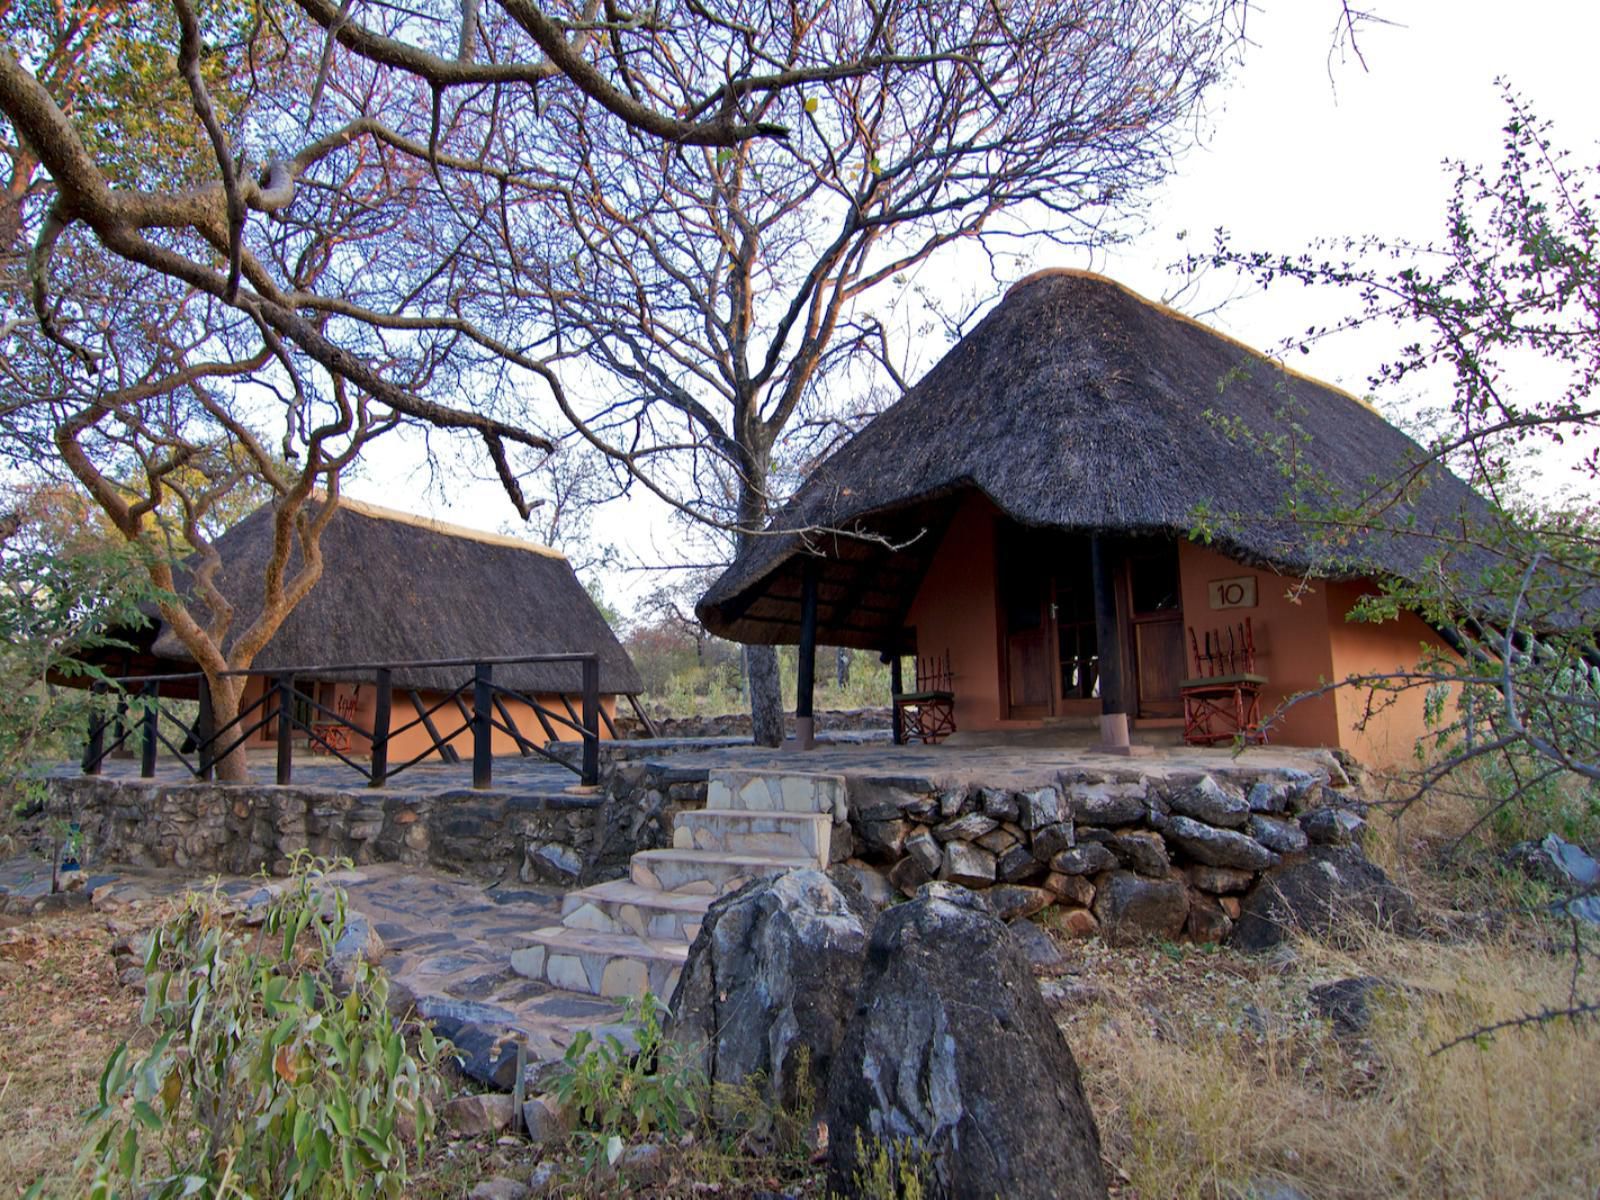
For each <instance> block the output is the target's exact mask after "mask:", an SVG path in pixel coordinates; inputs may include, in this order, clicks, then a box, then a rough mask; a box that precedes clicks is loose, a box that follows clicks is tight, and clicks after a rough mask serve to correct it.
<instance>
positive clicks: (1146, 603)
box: [1127, 542, 1186, 717]
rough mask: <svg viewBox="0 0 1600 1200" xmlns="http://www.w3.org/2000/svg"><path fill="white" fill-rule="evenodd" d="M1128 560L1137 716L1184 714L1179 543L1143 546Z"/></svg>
mask: <svg viewBox="0 0 1600 1200" xmlns="http://www.w3.org/2000/svg"><path fill="white" fill-rule="evenodd" d="M1127 562H1128V567H1127V589H1128V591H1127V594H1128V625H1129V634H1130V636H1129V639H1128V641H1129V644H1130V646H1131V647H1132V649H1133V684H1134V697H1133V699H1134V705H1135V707H1134V712H1135V715H1137V716H1140V717H1181V716H1182V715H1183V700H1182V698H1181V697H1180V695H1179V685H1180V684H1181V683H1182V681H1183V679H1184V678H1185V666H1186V656H1185V652H1184V626H1183V591H1182V588H1181V586H1180V582H1179V576H1178V547H1177V544H1176V543H1172V542H1169V543H1162V544H1159V545H1151V546H1140V547H1139V548H1137V549H1135V550H1133V551H1131V552H1130V553H1129V555H1128V560H1127Z"/></svg>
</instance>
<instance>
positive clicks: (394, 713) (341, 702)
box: [243, 677, 617, 766]
mask: <svg viewBox="0 0 1600 1200" xmlns="http://www.w3.org/2000/svg"><path fill="white" fill-rule="evenodd" d="M265 686H266V685H265V681H263V680H262V679H260V678H255V677H253V678H251V680H250V682H249V683H248V684H247V685H246V688H245V698H244V705H243V707H246V708H248V707H249V706H250V705H251V704H252V703H254V702H255V701H256V700H257V699H258V698H259V697H260V695H261V692H262V689H263V688H264V687H265ZM325 693H331V699H332V703H329V696H328V695H326V694H323V695H319V698H318V702H319V703H321V704H324V705H327V707H329V708H333V709H335V710H336V711H337V712H339V713H340V715H341V716H343V717H345V718H346V719H347V720H350V721H353V722H354V723H355V724H357V725H360V726H363V727H365V728H368V729H370V728H371V727H372V722H373V719H374V717H375V715H376V710H377V691H376V689H375V688H374V687H373V686H372V685H371V684H354V683H336V684H333V685H332V686H331V687H329V688H326V689H325ZM421 697H422V705H423V707H424V708H430V709H431V708H432V707H433V705H435V704H437V703H438V702H439V699H440V694H439V693H438V692H423V693H421ZM535 699H536V700H537V702H538V703H539V704H540V705H541V706H543V707H544V708H546V709H548V710H549V711H550V712H552V713H557V714H565V712H566V708H565V706H563V705H562V703H561V698H560V697H559V696H556V695H553V694H552V695H540V696H537V697H535ZM569 699H571V700H572V704H573V708H574V710H578V709H579V701H578V699H577V697H569ZM463 700H464V702H465V703H466V706H467V711H468V712H471V711H472V702H471V700H470V698H467V697H463ZM505 705H506V708H507V709H508V710H509V711H510V713H511V717H512V723H513V724H515V725H516V727H517V728H518V729H519V730H521V731H522V735H523V736H524V737H525V738H527V739H528V740H529V741H530V742H533V743H535V744H537V745H543V744H544V743H545V741H546V740H547V739H546V737H545V733H544V727H543V726H542V725H541V724H540V723H539V718H538V716H537V714H536V713H535V712H534V711H533V709H532V708H530V707H529V706H528V705H527V704H525V703H523V702H522V701H520V700H512V699H505ZM600 707H601V708H602V709H603V710H604V711H605V714H606V716H608V717H611V718H615V717H616V713H617V698H616V697H615V696H601V697H600ZM416 717H417V713H416V709H415V708H414V707H413V706H412V704H411V700H410V697H409V695H407V694H406V693H403V692H400V691H396V692H395V693H394V697H393V700H392V708H391V713H390V727H391V728H392V729H399V728H400V727H401V726H403V725H407V724H410V723H411V722H412V721H415V720H416ZM495 717H496V719H497V720H499V719H500V715H499V713H498V711H497V712H496V714H495ZM431 718H432V720H433V723H434V726H435V727H436V728H437V729H438V730H439V732H440V734H441V735H446V734H449V733H450V731H451V730H454V729H458V728H459V727H460V725H461V723H462V717H461V712H460V710H459V709H458V708H457V707H456V706H455V705H454V704H447V705H445V706H444V707H443V708H441V709H439V710H438V711H437V712H434V713H432V714H431ZM253 719H255V718H254V717H253V718H252V720H253ZM549 720H550V724H551V726H552V728H553V729H554V730H555V734H556V737H557V738H558V739H563V740H567V739H575V738H576V736H577V735H576V734H575V733H574V732H573V731H572V729H571V728H569V727H568V726H567V725H565V724H563V723H562V722H561V721H558V720H557V719H556V718H554V717H551V718H549ZM313 724H314V726H316V728H317V732H318V734H319V735H321V736H323V737H325V738H327V739H328V740H329V741H330V742H332V743H333V744H334V745H336V746H337V747H338V748H339V750H340V751H341V752H342V753H344V754H348V755H349V756H350V757H351V758H354V759H356V760H357V761H362V760H365V759H366V757H367V756H368V755H369V754H370V753H371V751H372V746H371V741H370V739H368V738H365V737H362V736H361V735H360V734H356V733H353V732H352V731H350V730H348V729H343V728H342V727H340V726H338V725H337V723H336V722H332V721H330V720H328V718H327V717H326V715H325V714H321V713H317V714H315V715H314V719H313ZM274 732H275V730H274ZM301 736H302V737H304V735H303V734H302V735H301ZM600 737H601V740H603V741H605V740H609V739H610V737H611V735H610V732H609V731H608V730H607V729H606V726H605V723H604V722H602V723H601V726H600ZM446 740H447V741H448V742H449V744H450V745H451V746H453V747H454V748H455V750H456V752H457V753H458V754H460V755H461V756H462V758H470V757H471V755H472V733H471V731H470V730H466V729H462V730H461V731H460V732H459V733H456V734H455V735H454V736H453V737H447V738H446ZM273 744H274V742H273V741H272V739H271V737H270V736H269V733H268V730H267V729H266V728H263V729H261V730H258V731H257V732H256V734H255V735H254V736H253V737H252V738H251V739H250V746H251V747H252V748H260V747H263V746H270V745H273ZM491 744H492V745H493V747H494V752H495V753H496V754H508V755H510V754H520V753H521V751H520V750H519V748H518V746H517V743H516V739H514V738H513V737H512V736H511V735H510V734H509V733H506V732H505V731H503V730H501V729H499V728H496V729H494V730H493V732H492V735H491ZM432 745H433V739H432V737H431V735H430V734H429V733H428V731H427V729H426V728H424V727H423V726H422V725H421V724H420V723H418V724H417V725H415V726H413V727H412V728H410V729H406V730H404V731H403V732H399V733H396V734H394V735H393V736H391V738H390V741H389V763H390V765H391V766H396V765H398V764H400V763H403V762H407V761H409V760H410V759H412V758H414V757H416V756H417V755H419V754H422V753H423V752H424V751H427V750H430V748H431V747H432ZM311 752H312V753H325V751H324V750H323V749H322V747H321V746H320V745H313V746H312V747H311ZM427 757H428V758H432V759H437V758H438V754H437V752H433V753H430V754H428V756H427ZM424 761H426V760H424Z"/></svg>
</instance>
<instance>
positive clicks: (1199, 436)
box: [698, 271, 1488, 760]
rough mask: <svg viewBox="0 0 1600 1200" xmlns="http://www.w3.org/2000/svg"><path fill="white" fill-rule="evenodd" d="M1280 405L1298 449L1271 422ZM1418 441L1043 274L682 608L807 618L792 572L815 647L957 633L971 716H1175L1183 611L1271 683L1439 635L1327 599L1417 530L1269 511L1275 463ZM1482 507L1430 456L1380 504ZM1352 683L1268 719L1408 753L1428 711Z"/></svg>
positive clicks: (1344, 669) (1355, 466) (1331, 463)
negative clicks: (1303, 522)
mask: <svg viewBox="0 0 1600 1200" xmlns="http://www.w3.org/2000/svg"><path fill="white" fill-rule="evenodd" d="M1291 424H1292V427H1293V428H1295V429H1297V430H1298V431H1299V432H1297V433H1295V434H1294V435H1293V438H1292V442H1291V444H1292V449H1293V454H1294V456H1295V458H1294V461H1295V469H1294V471H1293V472H1292V473H1291V472H1286V471H1285V469H1284V467H1285V460H1284V458H1283V457H1282V455H1281V453H1279V452H1278V451H1276V450H1274V449H1273V448H1272V447H1271V446H1269V445H1268V444H1267V443H1268V442H1270V441H1271V440H1272V439H1274V438H1277V437H1279V436H1281V435H1283V434H1285V433H1286V432H1288V431H1289V430H1290V428H1291ZM1422 457H1423V456H1422V454H1421V452H1420V449H1419V448H1418V447H1417V445H1416V444H1415V443H1414V442H1412V441H1411V440H1410V439H1409V438H1408V437H1406V436H1405V435H1404V434H1403V433H1401V432H1400V431H1399V430H1398V429H1396V428H1394V427H1393V426H1392V425H1390V424H1389V423H1388V422H1386V421H1385V420H1383V418H1382V417H1380V416H1379V415H1378V414H1377V413H1376V412H1375V411H1374V410H1373V409H1371V408H1370V407H1369V406H1367V405H1366V404H1364V403H1363V402H1361V401H1360V400H1358V399H1356V398H1355V397H1353V396H1351V395H1349V394H1347V393H1345V392H1342V391H1340V390H1338V389H1336V388H1333V387H1330V386H1328V385H1326V384H1323V383H1319V382H1317V381H1315V380H1311V379H1308V378H1306V377H1304V376H1301V375H1298V374H1295V373H1293V372H1291V371H1289V370H1287V369H1286V368H1284V367H1283V366H1282V364H1279V363H1276V362H1274V361H1272V360H1270V359H1268V358H1266V357H1264V356H1263V355H1261V354H1259V353H1258V352H1256V351H1253V350H1251V349H1249V348H1248V347H1245V346H1243V345H1241V344H1240V343H1238V342H1236V341H1234V340H1232V339H1230V338H1228V337H1226V336H1224V335H1222V334H1219V333H1217V332H1216V331H1214V330H1211V329H1208V328H1206V327H1205V326H1203V325H1201V324H1199V323H1198V322H1195V321H1193V320H1192V319H1189V318H1187V317H1184V316H1182V315H1181V314H1178V313H1176V312H1174V311H1172V310H1170V309H1168V308H1166V307H1164V306H1162V305H1159V304H1156V303H1153V302H1151V301H1149V300H1146V299H1144V298H1143V297H1141V296H1138V295H1136V294H1135V293H1133V292H1131V291H1129V290H1128V289H1126V288H1124V287H1122V286H1120V285H1118V284H1116V283H1114V282H1112V281H1111V280H1109V279H1105V278H1103V277H1100V276H1095V275H1091V274H1087V273H1083V272H1076V271H1050V272H1044V273H1041V274H1038V275H1034V276H1031V277H1029V278H1028V279H1025V280H1023V281H1022V282H1021V283H1019V284H1017V285H1016V286H1015V287H1013V288H1012V289H1011V291H1010V292H1009V293H1008V294H1007V296H1006V297H1005V298H1004V300H1003V301H1002V302H1001V303H1000V304H999V305H997V306H996V307H995V309H994V310H993V311H992V312H990V313H989V314H988V315H987V316H986V317H985V318H984V319H983V320H982V321H981V322H980V323H979V324H978V326H977V327H976V328H975V329H974V330H973V331H972V333H971V334H969V335H968V336H967V337H965V338H964V339H962V341H961V342H960V343H959V344H958V345H956V346H955V347H954V348H953V349H952V350H951V351H950V352H949V353H948V354H946V355H945V356H944V358H943V359H942V360H941V361H940V362H939V363H938V364H937V365H936V366H935V367H934V368H933V369H932V370H931V371H930V372H929V373H928V374H927V375H926V376H925V377H924V378H923V379H922V380H921V382H919V383H918V384H917V386H916V387H914V388H913V389H912V390H911V391H910V392H909V393H908V394H907V395H906V396H905V397H904V398H903V399H902V400H900V401H899V402H898V403H896V404H894V405H893V406H891V407H890V408H889V409H887V410H886V411H885V412H883V413H882V414H880V415H879V416H878V417H877V418H876V419H874V420H873V421H872V422H871V423H870V424H868V425H867V426H866V427H865V428H864V429H863V430H861V432H859V433H858V434H857V435H855V436H854V437H853V438H851V439H850V440H848V441H847V442H846V443H844V444H843V445H842V446H841V447H840V448H839V449H838V450H837V451H835V452H834V453H833V454H832V455H831V456H830V457H829V458H828V459H827V460H825V461H824V462H823V463H822V464H821V465H820V466H819V467H818V468H817V469H816V470H815V471H814V472H813V473H812V475H811V476H810V477H809V478H808V479H807V480H806V482H805V483H804V485H803V486H802V487H801V488H800V490H799V492H798V493H797V494H796V496H795V497H794V499H793V500H792V501H791V502H790V504H788V505H787V506H786V507H785V508H784V509H783V510H782V512H780V514H779V515H778V517H777V518H776V520H775V521H774V523H773V533H772V536H769V537H763V538H760V539H758V540H757V542H756V544H755V545H754V546H753V547H752V548H751V549H750V550H748V551H747V552H746V553H744V554H741V555H740V556H739V558H738V559H737V560H736V561H735V562H734V563H733V564H732V566H730V567H729V568H728V570H727V571H726V572H725V573H724V574H723V575H722V577H721V578H720V579H718V580H717V582H716V583H715V584H714V585H713V586H712V588H711V589H710V590H709V591H708V592H707V593H706V595H705V596H704V598H703V599H702V600H701V602H700V605H699V608H698V612H699V615H700V617H701V619H702V620H703V621H704V622H705V624H706V625H707V626H708V627H709V628H710V629H711V630H712V631H713V632H715V633H718V634H721V635H723V636H726V637H731V638H734V639H736V640H739V641H745V642H762V643H795V642H800V641H801V640H802V608H803V603H802V602H803V598H804V596H805V592H806V588H807V577H808V576H810V577H811V579H812V580H813V581H814V582H813V584H812V586H814V588H815V592H814V596H815V626H816V627H815V631H814V634H815V638H816V639H817V640H818V641H820V642H821V643H823V644H829V645H832V644H840V645H846V646H856V647H863V648H870V649H875V650H879V651H884V652H890V651H892V652H895V653H900V654H911V653H920V654H922V655H940V656H943V655H944V654H946V653H948V655H949V658H950V664H951V667H952V669H953V671H954V674H955V676H956V679H955V683H954V688H953V690H954V691H955V693H956V723H957V726H958V728H961V729H996V728H1007V727H1022V726H1029V725H1038V724H1041V723H1046V722H1051V721H1058V720H1061V719H1063V718H1071V717H1084V716H1092V715H1098V714H1102V713H1118V712H1121V713H1126V714H1127V716H1128V717H1129V718H1130V719H1131V720H1132V722H1133V723H1134V725H1135V726H1136V727H1138V726H1141V725H1146V726H1148V725H1154V726H1160V725H1163V724H1169V723H1172V722H1174V721H1176V720H1177V719H1178V718H1179V715H1180V712H1181V708H1180V704H1179V696H1178V692H1179V684H1180V682H1181V681H1182V680H1183V679H1184V678H1185V677H1186V676H1192V675H1194V674H1195V668H1194V665H1193V662H1192V660H1191V657H1190V654H1189V646H1190V640H1189V636H1188V633H1189V630H1190V629H1193V630H1195V632H1196V634H1197V635H1198V636H1199V638H1201V639H1202V640H1203V638H1204V634H1205V631H1207V630H1208V629H1212V628H1216V629H1221V628H1223V627H1225V626H1233V627H1237V625H1238V624H1240V623H1241V622H1242V621H1243V620H1244V618H1247V617H1248V618H1249V619H1250V623H1251V627H1252V631H1253V635H1254V639H1255V642H1256V647H1257V651H1258V655H1257V660H1258V661H1257V670H1258V671H1259V672H1260V673H1261V674H1264V675H1266V676H1267V678H1268V681H1269V682H1268V684H1267V685H1266V688H1265V692H1264V697H1263V699H1264V700H1265V701H1266V703H1267V704H1269V705H1272V704H1274V703H1275V702H1276V701H1277V700H1280V699H1282V698H1283V697H1284V696H1287V695H1291V694H1294V693H1296V692H1299V691H1302V690H1305V689H1308V688H1313V687H1316V686H1317V685H1318V684H1319V683H1321V682H1324V681H1328V680H1333V679H1339V678H1344V677H1345V676H1347V675H1349V674H1351V673H1354V672H1358V671H1375V670H1393V669H1395V668H1396V667H1397V666H1399V665H1401V664H1402V663H1404V664H1410V663H1414V662H1415V661H1416V660H1417V657H1418V653H1419V650H1420V647H1421V646H1422V645H1423V644H1424V643H1437V642H1438V638H1437V635H1436V634H1435V633H1434V632H1433V631H1432V630H1430V629H1429V628H1428V627H1427V626H1426V625H1424V624H1423V623H1422V622H1421V621H1419V620H1417V619H1415V618H1412V617H1409V616H1406V617H1402V618H1401V619H1399V620H1397V621H1393V622H1389V623H1387V624H1385V625H1368V624H1351V623H1347V622H1346V620H1345V618H1346V615H1347V613H1348V612H1349V611H1350V608H1351V606H1352V605H1353V604H1354V603H1355V602H1356V601H1357V600H1358V599H1359V597H1361V596H1362V595H1364V594H1366V593H1368V592H1370V591H1371V590H1372V589H1373V588H1374V586H1375V583H1374V580H1376V579H1379V578H1382V577H1384V576H1385V575H1400V576H1407V575H1410V574H1412V573H1414V572H1416V571H1419V570H1421V569H1423V567H1424V564H1425V562H1426V559H1427V556H1428V555H1429V554H1430V553H1432V552H1434V551H1435V550H1436V545H1435V544H1434V543H1432V542H1430V541H1429V540H1428V539H1427V538H1425V537H1414V536H1405V537H1397V536H1393V535H1378V534H1368V535H1366V536H1362V537H1357V538H1354V539H1352V540H1351V541H1350V542H1349V543H1348V544H1347V545H1345V546H1344V547H1343V548H1342V551H1341V552H1340V554H1339V556H1338V558H1337V559H1334V558H1332V557H1329V556H1327V555H1326V554H1320V553H1319V554H1316V555H1313V552H1312V551H1311V550H1310V549H1309V548H1308V545H1307V541H1306V539H1305V537H1304V535H1303V531H1302V530H1301V529H1300V528H1298V527H1296V525H1295V524H1294V523H1293V522H1292V521H1289V520H1286V519H1285V504H1286V501H1287V500H1288V499H1289V497H1290V488H1291V486H1292V485H1291V479H1294V480H1297V481H1300V482H1304V481H1305V480H1306V479H1308V478H1315V479H1316V480H1317V481H1318V485H1319V486H1320V487H1321V488H1322V489H1323V494H1324V495H1325V496H1329V497H1336V498H1339V499H1342V500H1345V501H1348V500H1351V499H1353V498H1355V497H1357V496H1360V495H1362V494H1363V493H1364V491H1365V489H1366V488H1368V487H1369V486H1370V485H1371V483H1372V481H1373V480H1374V479H1384V478H1389V477H1391V476H1393V475H1394V474H1395V473H1397V472H1399V471H1400V470H1402V469H1404V468H1406V467H1408V466H1411V465H1413V464H1415V463H1416V462H1417V461H1418V460H1420V459H1421V458H1422ZM1334 502H1336V501H1334ZM1487 511H1488V510H1487V506H1486V504H1485V502H1484V501H1483V500H1482V499H1481V498H1480V497H1479V496H1477V495H1476V494H1475V493H1474V492H1473V491H1472V490H1471V489H1470V488H1468V487H1467V486H1466V485H1465V484H1463V483H1462V482H1461V481H1460V480H1458V479H1456V478H1455V477H1454V476H1452V475H1450V474H1449V473H1448V472H1446V471H1443V470H1440V469H1437V468H1433V469H1429V470H1427V471H1426V472H1424V475H1423V478H1422V479H1421V480H1419V485H1418V486H1415V487H1413V488H1412V489H1410V491H1409V492H1408V494H1407V497H1406V500H1405V506H1404V511H1399V512H1396V513H1394V514H1392V516H1394V517H1395V518H1396V523H1404V522H1410V523H1411V525H1412V527H1413V528H1414V529H1415V530H1416V531H1417V532H1421V533H1425V532H1427V531H1428V530H1432V529H1437V528H1447V527H1449V526H1450V525H1452V524H1456V525H1458V524H1459V522H1460V521H1461V520H1462V518H1463V517H1464V516H1466V517H1469V518H1470V517H1479V516H1483V515H1486V514H1487ZM1201 514H1205V516H1204V521H1205V523H1206V524H1207V525H1208V526H1209V530H1210V533H1211V540H1210V542H1209V544H1202V543H1201V542H1200V541H1198V540H1196V539H1195V538H1194V537H1193V536H1192V531H1193V530H1194V529H1195V528H1196V526H1197V524H1198V523H1199V522H1200V521H1201V519H1202V517H1201ZM786 531H787V532H786ZM1096 555H1098V557H1099V559H1100V562H1099V567H1100V570H1099V571H1098V572H1096V571H1095V570H1093V569H1092V564H1093V559H1094V558H1095V557H1096ZM1097 602H1098V603H1099V605H1100V611H1098V612H1097ZM1113 692H1116V693H1118V694H1112V693H1113ZM1361 703H1362V700H1361V698H1359V697H1356V696H1354V695H1353V694H1345V693H1340V694H1338V695H1336V696H1332V697H1327V698H1324V699H1321V700H1318V701H1315V702H1309V703H1305V704H1302V705H1300V706H1297V707H1296V708H1295V709H1293V710H1291V714H1290V716H1289V718H1288V720H1287V722H1286V724H1284V725H1283V726H1282V727H1280V728H1278V729H1276V730H1275V731H1274V732H1273V740H1274V741H1281V742H1287V743H1289V744H1300V745H1326V746H1346V747H1351V748H1353V749H1355V750H1356V751H1357V752H1358V753H1360V754H1363V755H1365V756H1366V757H1368V758H1372V759H1379V760H1394V759H1396V758H1398V757H1400V756H1401V755H1402V754H1403V753H1407V752H1409V747H1410V744H1411V739H1412V737H1413V735H1414V734H1415V733H1416V732H1417V731H1418V729H1419V728H1420V710H1419V711H1415V712H1413V711H1410V710H1409V709H1406V710H1405V711H1404V712H1400V711H1395V712H1391V713H1390V714H1388V719H1387V720H1386V721H1385V722H1384V727H1385V731H1384V734H1383V735H1382V736H1380V735H1379V733H1378V732H1377V731H1375V730H1374V731H1370V732H1368V733H1366V734H1360V733H1357V732H1356V731H1354V730H1353V729H1352V728H1351V726H1352V724H1353V722H1354V720H1355V719H1356V717H1357V715H1358V710H1359V708H1360V706H1361ZM1419 704H1420V700H1419ZM1380 742H1381V743H1382V744H1379V743H1380Z"/></svg>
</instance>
